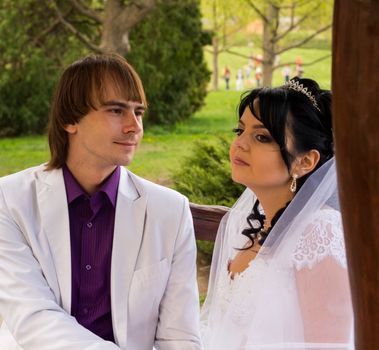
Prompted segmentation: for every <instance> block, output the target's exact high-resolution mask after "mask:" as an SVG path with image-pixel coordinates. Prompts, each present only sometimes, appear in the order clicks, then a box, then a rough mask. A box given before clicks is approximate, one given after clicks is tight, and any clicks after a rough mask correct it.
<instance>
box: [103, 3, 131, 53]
mask: <svg viewBox="0 0 379 350" xmlns="http://www.w3.org/2000/svg"><path fill="white" fill-rule="evenodd" d="M122 10H123V9H122V4H121V2H120V1H117V0H108V1H107V2H106V5H105V14H104V22H103V30H102V33H101V44H100V47H101V48H102V49H103V50H104V51H106V52H117V53H119V54H120V55H125V54H126V53H128V52H129V50H130V44H129V28H130V25H128V23H120V21H119V20H117V17H118V16H119V15H120V13H121V12H122Z"/></svg>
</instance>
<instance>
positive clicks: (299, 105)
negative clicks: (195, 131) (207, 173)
mask: <svg viewBox="0 0 379 350" xmlns="http://www.w3.org/2000/svg"><path fill="white" fill-rule="evenodd" d="M239 116H240V119H239V125H238V128H236V129H235V132H236V134H237V137H236V139H235V140H234V141H233V143H232V145H231V148H230V159H231V167H232V177H233V180H234V181H236V182H238V183H241V184H243V185H245V186H246V187H247V189H246V191H245V192H244V193H243V194H242V196H241V197H240V199H239V200H238V201H237V203H236V204H235V206H234V207H233V208H232V210H231V211H230V212H229V213H228V214H227V215H226V216H225V217H224V218H223V220H222V222H221V224H220V228H219V232H218V235H217V239H216V244H215V250H214V255H213V261H212V268H211V276H210V285H209V289H208V295H207V299H206V301H205V304H204V307H203V310H202V326H203V335H204V347H205V349H206V350H213V349H217V350H222V349H228V350H234V349H251V350H253V349H254V350H258V349H309V348H312V349H332V348H333V349H335V348H338V349H348V348H349V343H350V344H351V343H352V309H351V300H350V289H349V282H348V275H347V269H346V257H345V248H344V241H343V230H342V223H341V216H340V212H339V205H338V197H337V184H336V176H335V165H334V158H333V155H334V153H333V133H332V125H331V123H332V120H331V94H330V92H329V91H325V90H321V89H320V88H319V86H318V84H317V83H316V82H315V81H313V80H310V79H299V78H294V79H292V80H290V81H289V82H288V83H286V84H285V85H284V86H282V87H279V88H262V89H255V90H253V91H252V92H250V93H249V94H248V95H246V96H245V97H244V98H243V99H242V101H241V103H240V107H239Z"/></svg>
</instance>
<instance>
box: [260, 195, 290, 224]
mask: <svg viewBox="0 0 379 350" xmlns="http://www.w3.org/2000/svg"><path fill="white" fill-rule="evenodd" d="M253 191H254V190H253ZM255 194H256V195H257V197H258V200H259V203H260V204H261V206H262V208H263V211H264V213H265V217H266V220H265V226H264V229H268V228H270V227H271V221H272V219H273V217H274V216H275V214H276V213H277V212H278V211H279V210H280V209H282V208H284V207H285V206H286V204H287V203H288V202H289V201H291V200H292V198H293V193H291V192H290V190H289V189H287V188H285V189H283V190H281V191H278V190H275V191H255ZM266 226H268V227H266Z"/></svg>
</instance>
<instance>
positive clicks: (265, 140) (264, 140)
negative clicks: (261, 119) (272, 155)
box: [255, 134, 272, 143]
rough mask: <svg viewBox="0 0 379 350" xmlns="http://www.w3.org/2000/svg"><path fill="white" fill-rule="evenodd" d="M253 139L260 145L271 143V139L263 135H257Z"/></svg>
mask: <svg viewBox="0 0 379 350" xmlns="http://www.w3.org/2000/svg"><path fill="white" fill-rule="evenodd" d="M255 138H256V139H257V141H259V142H261V143H269V142H271V141H272V138H271V137H270V136H267V135H263V134H258V135H256V136H255Z"/></svg>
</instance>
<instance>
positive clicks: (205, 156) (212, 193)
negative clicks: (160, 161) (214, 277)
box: [173, 137, 244, 265]
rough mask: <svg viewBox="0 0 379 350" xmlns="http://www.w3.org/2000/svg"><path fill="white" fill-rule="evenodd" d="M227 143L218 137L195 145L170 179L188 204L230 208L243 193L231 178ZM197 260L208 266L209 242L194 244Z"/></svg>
mask: <svg viewBox="0 0 379 350" xmlns="http://www.w3.org/2000/svg"><path fill="white" fill-rule="evenodd" d="M229 144H230V142H229V140H227V139H226V138H224V137H218V138H216V139H215V140H213V141H198V142H196V144H195V146H194V148H193V152H192V154H191V155H190V156H188V157H186V158H185V160H184V162H183V165H182V166H181V168H180V170H178V171H177V172H176V173H175V174H174V176H173V179H174V188H175V189H176V190H178V191H179V192H181V193H182V194H184V195H185V196H187V197H188V198H189V200H190V201H191V202H194V203H200V204H215V205H225V206H229V207H231V206H232V205H233V204H234V202H235V201H236V200H237V198H238V197H239V196H240V195H241V193H242V191H243V190H244V186H242V185H239V184H237V183H235V182H233V180H232V179H231V176H230V162H229ZM196 243H197V250H198V259H200V260H201V261H202V264H203V265H207V264H209V263H210V261H211V258H212V252H213V246H214V243H213V242H208V241H199V240H198V241H197V242H196Z"/></svg>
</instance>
